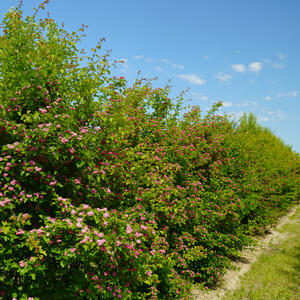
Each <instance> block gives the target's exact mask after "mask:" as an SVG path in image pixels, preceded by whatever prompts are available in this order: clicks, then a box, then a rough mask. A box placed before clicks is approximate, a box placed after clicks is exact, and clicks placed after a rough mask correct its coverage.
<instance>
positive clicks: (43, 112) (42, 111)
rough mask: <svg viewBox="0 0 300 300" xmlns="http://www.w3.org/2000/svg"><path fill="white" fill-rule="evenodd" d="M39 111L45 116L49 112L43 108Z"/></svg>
mask: <svg viewBox="0 0 300 300" xmlns="http://www.w3.org/2000/svg"><path fill="white" fill-rule="evenodd" d="M39 111H40V112H41V113H42V114H43V115H44V114H45V113H46V112H47V110H46V109H43V108H39Z"/></svg>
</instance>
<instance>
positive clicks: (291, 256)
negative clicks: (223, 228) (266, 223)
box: [223, 208, 300, 300]
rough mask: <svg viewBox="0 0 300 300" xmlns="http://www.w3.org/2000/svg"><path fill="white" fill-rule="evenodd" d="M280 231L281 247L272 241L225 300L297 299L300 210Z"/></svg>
mask: <svg viewBox="0 0 300 300" xmlns="http://www.w3.org/2000/svg"><path fill="white" fill-rule="evenodd" d="M279 231H280V232H281V233H282V234H287V235H288V238H287V239H286V240H285V241H284V242H282V243H280V244H274V243H273V244H272V242H271V243H270V245H269V247H268V249H266V250H265V251H264V252H263V253H262V255H260V256H259V258H258V259H257V261H256V262H255V263H254V264H253V265H252V266H251V268H250V270H249V271H248V272H247V273H246V274H245V275H244V276H243V277H242V278H241V285H240V288H239V289H238V290H235V291H234V292H228V293H227V294H226V295H225V296H224V298H223V299H224V300H229V299H230V300H235V299H237V300H242V299H249V300H260V299H264V300H268V299H270V300H275V299H280V300H283V299H285V300H290V299H291V300H294V299H295V300H296V299H300V234H299V233H300V208H298V209H297V210H296V213H295V214H294V215H292V216H291V217H290V222H288V223H287V224H285V225H284V226H282V227H281V229H280V230H279Z"/></svg>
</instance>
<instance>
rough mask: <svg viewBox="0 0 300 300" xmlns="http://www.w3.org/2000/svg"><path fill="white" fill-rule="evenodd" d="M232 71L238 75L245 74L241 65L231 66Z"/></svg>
mask: <svg viewBox="0 0 300 300" xmlns="http://www.w3.org/2000/svg"><path fill="white" fill-rule="evenodd" d="M231 67H232V69H233V70H234V71H235V72H238V73H245V71H246V67H245V65H243V64H237V65H231Z"/></svg>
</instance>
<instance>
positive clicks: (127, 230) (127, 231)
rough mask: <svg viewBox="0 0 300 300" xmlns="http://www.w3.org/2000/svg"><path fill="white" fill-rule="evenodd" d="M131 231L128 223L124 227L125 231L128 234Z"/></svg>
mask: <svg viewBox="0 0 300 300" xmlns="http://www.w3.org/2000/svg"><path fill="white" fill-rule="evenodd" d="M131 232H132V228H131V227H130V225H127V227H126V233H127V234H129V233H131Z"/></svg>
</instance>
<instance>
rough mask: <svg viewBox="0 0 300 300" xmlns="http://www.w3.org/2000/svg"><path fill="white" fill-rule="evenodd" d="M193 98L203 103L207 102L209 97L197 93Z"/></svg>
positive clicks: (193, 93)
mask: <svg viewBox="0 0 300 300" xmlns="http://www.w3.org/2000/svg"><path fill="white" fill-rule="evenodd" d="M192 98H194V99H197V100H201V101H207V100H208V97H207V96H204V95H203V94H201V93H197V92H192Z"/></svg>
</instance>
